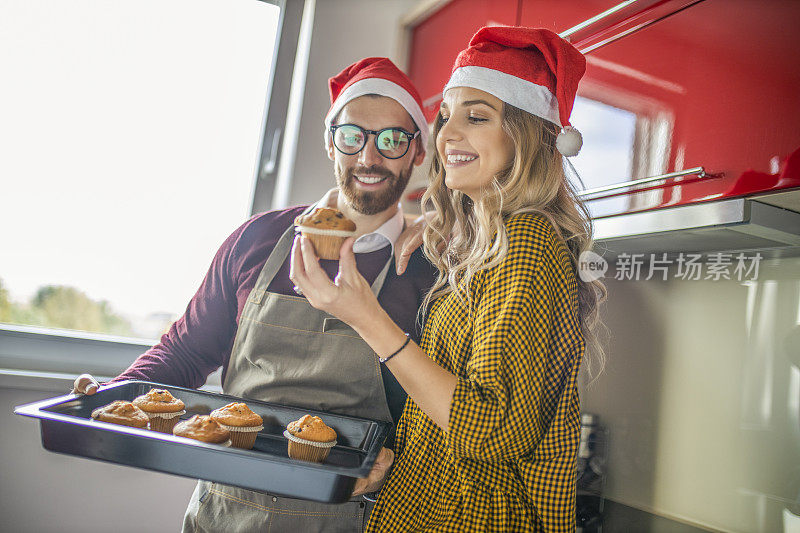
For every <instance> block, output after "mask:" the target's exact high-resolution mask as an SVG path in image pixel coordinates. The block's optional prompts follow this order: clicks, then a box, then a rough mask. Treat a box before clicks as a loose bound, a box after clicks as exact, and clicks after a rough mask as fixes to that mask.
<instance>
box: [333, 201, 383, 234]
mask: <svg viewBox="0 0 800 533" xmlns="http://www.w3.org/2000/svg"><path fill="white" fill-rule="evenodd" d="M336 208H337V209H338V210H339V211H341V212H342V213H344V216H346V217H347V218H349V219H350V220H352V221H353V222H355V224H356V235H355V237H356V238H358V237H360V236H362V235H366V234H367V233H372V232H373V231H375V230H376V229H378V228H380V227H381V226H383V225H384V224H385V223H386V221H387V220H389V219H390V218H392V217H393V216H394V215H395V214H397V204H395V205H393V206H391V207H390V208H389V209H386V210H385V211H381V212H380V213H376V214H374V215H365V214H363V213H359V212H358V211H356V210H355V209H353V208H352V207H351V206H350V204H348V203H347V201H346V200H345V198H344V195H342V194H337V195H336Z"/></svg>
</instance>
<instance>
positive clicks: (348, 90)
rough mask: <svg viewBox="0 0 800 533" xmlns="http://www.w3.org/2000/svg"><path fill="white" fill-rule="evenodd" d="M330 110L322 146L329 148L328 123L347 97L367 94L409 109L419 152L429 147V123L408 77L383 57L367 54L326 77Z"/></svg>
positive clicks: (329, 123)
mask: <svg viewBox="0 0 800 533" xmlns="http://www.w3.org/2000/svg"><path fill="white" fill-rule="evenodd" d="M328 88H329V89H330V93H331V109H330V111H328V114H327V115H326V116H325V146H327V147H330V143H331V141H332V140H331V136H330V134H329V132H330V127H331V123H332V122H333V119H334V118H335V117H336V115H338V114H339V111H341V110H342V108H343V107H344V106H345V105H347V103H348V102H349V101H350V100H353V99H355V98H358V97H359V96H364V95H366V94H379V95H381V96H387V97H389V98H392V99H393V100H395V101H397V102H398V103H399V104H400V105H401V106H403V107H404V108H405V110H406V111H408V114H409V115H411V119H412V120H413V121H414V124H416V126H417V128H418V129H419V131H420V137H421V139H422V143H421V145H422V151H423V152H424V151H425V147H426V146H428V123H427V121H426V120H425V115H424V114H423V113H422V98H420V96H419V93H418V92H417V89H416V87H414V84H413V83H411V79H409V77H408V76H406V75H405V74H404V73H403V71H401V70H400V69H399V68H397V67H396V66H395V64H394V63H392V62H391V61H389V60H388V59H386V58H385V57H368V58H366V59H362V60H361V61H358V62H357V63H353V64H352V65H350V66H349V67H347V68H345V69H344V70H343V71H341V72H340V73H339V74H337V75H336V76H334V77H333V78H331V79H329V80H328Z"/></svg>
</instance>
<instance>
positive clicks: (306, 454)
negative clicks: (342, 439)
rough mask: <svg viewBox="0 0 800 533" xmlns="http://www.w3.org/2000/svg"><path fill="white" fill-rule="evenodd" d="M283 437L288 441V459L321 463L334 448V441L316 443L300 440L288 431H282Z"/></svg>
mask: <svg viewBox="0 0 800 533" xmlns="http://www.w3.org/2000/svg"><path fill="white" fill-rule="evenodd" d="M283 436H284V437H286V438H287V439H289V457H291V458H292V459H301V460H303V461H312V462H314V463H321V462H322V461H324V460H325V459H326V458H327V457H328V454H329V453H330V451H331V448H333V447H334V446H336V440H332V441H330V442H317V441H313V440H306V439H301V438H300V437H295V436H294V435H292V434H291V433H290V432H289V430H288V429H287V430H284V432H283Z"/></svg>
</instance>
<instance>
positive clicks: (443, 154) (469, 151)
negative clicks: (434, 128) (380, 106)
mask: <svg viewBox="0 0 800 533" xmlns="http://www.w3.org/2000/svg"><path fill="white" fill-rule="evenodd" d="M440 111H441V114H442V120H443V124H442V128H441V129H440V130H439V135H437V137H436V150H437V151H438V152H439V157H440V158H441V159H442V162H443V163H444V171H445V177H444V182H445V185H447V187H448V188H450V189H454V190H457V191H461V192H463V193H464V194H466V195H467V196H469V197H470V198H472V200H473V201H476V200H477V199H478V198H480V195H481V190H482V189H484V188H486V187H487V186H488V185H489V183H491V181H492V179H493V178H494V177H495V176H496V175H497V174H498V173H499V172H500V171H501V170H503V169H504V168H506V167H507V166H508V165H509V164H510V163H511V161H512V159H513V157H514V143H513V141H512V140H511V137H509V136H508V134H507V133H506V132H505V131H504V130H503V128H502V123H503V102H502V101H501V100H500V99H499V98H497V97H495V96H492V95H491V94H489V93H487V92H484V91H481V90H479V89H473V88H471V87H453V88H452V89H449V90H448V91H447V92H446V93H445V94H444V100H443V101H442V105H441V109H440Z"/></svg>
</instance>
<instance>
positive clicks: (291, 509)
mask: <svg viewBox="0 0 800 533" xmlns="http://www.w3.org/2000/svg"><path fill="white" fill-rule="evenodd" d="M312 207H313V206H312ZM310 210H311V208H309V211H310ZM293 236H294V228H293V227H290V228H289V229H287V230H286V232H285V233H284V234H283V236H282V237H281V238H280V240H279V241H278V243H277V245H276V246H275V248H274V249H273V251H272V253H271V254H270V256H269V257H268V258H267V261H266V263H265V264H264V268H263V269H262V270H261V274H260V275H259V277H258V281H256V285H255V287H253V290H252V291H251V293H250V295H249V297H248V299H247V303H246V304H245V306H244V309H243V310H242V315H241V317H240V318H239V328H238V331H237V333H236V339H235V341H234V344H233V350H232V352H231V357H230V361H229V362H228V368H227V372H226V375H225V382H224V383H223V389H224V391H225V393H226V394H232V395H235V396H241V397H243V398H252V399H255V400H260V401H266V402H274V403H280V404H286V405H294V406H300V407H307V408H310V409H316V410H323V411H330V412H334V413H339V414H344V415H351V416H360V417H365V418H372V419H374V420H382V421H387V422H391V421H392V417H391V414H390V413H389V406H388V405H387V403H386V394H385V392H384V388H383V379H382V377H381V369H380V364H379V363H378V358H377V356H376V355H375V352H374V351H373V350H372V349H371V348H370V347H369V345H367V343H366V342H364V341H363V340H362V339H361V337H359V336H358V334H357V333H356V332H355V331H354V330H353V329H352V328H350V327H349V326H348V325H346V324H345V323H343V322H341V321H340V320H338V319H336V318H333V317H332V316H330V315H329V314H327V313H325V312H323V311H319V310H317V309H314V308H313V307H312V306H311V305H310V304H309V303H308V301H307V300H306V299H305V298H302V297H298V296H285V295H282V294H276V293H273V292H269V291H268V290H267V287H269V284H270V283H271V282H272V280H273V278H274V277H275V275H276V274H277V272H278V270H279V269H280V267H281V265H282V264H283V263H284V261H285V260H286V258H287V257H288V256H289V252H290V250H291V246H292V240H293ZM391 263H392V254H390V257H389V261H388V262H387V263H386V265H385V266H384V268H383V269H382V270H381V272H380V274H378V277H377V278H376V279H375V282H374V283H373V284H372V291H373V292H374V293H375V295H376V296H377V295H378V293H379V292H380V290H381V287H382V286H383V282H384V280H385V279H386V275H387V273H388V270H389V267H390V266H391ZM265 475H268V474H266V473H265ZM371 508H372V505H371V504H370V503H369V502H365V501H364V500H363V499H362V498H360V497H358V498H353V499H351V500H350V501H349V502H346V503H344V504H338V505H336V504H323V503H317V502H310V501H305V500H297V499H293V498H285V497H283V496H276V495H272V494H265V493H261V492H254V491H250V490H246V489H241V488H238V487H232V486H228V485H222V484H220V483H211V482H208V481H199V482H198V484H197V488H196V489H195V491H194V494H193V495H192V499H191V501H190V502H189V507H188V509H187V510H186V516H185V517H184V523H183V531H184V532H205V531H209V532H210V531H224V532H250V531H273V532H274V531H293V532H303V533H305V532H313V531H325V532H338V531H341V532H361V531H363V530H364V527H365V526H366V523H367V520H368V519H369V511H370V510H371Z"/></svg>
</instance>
